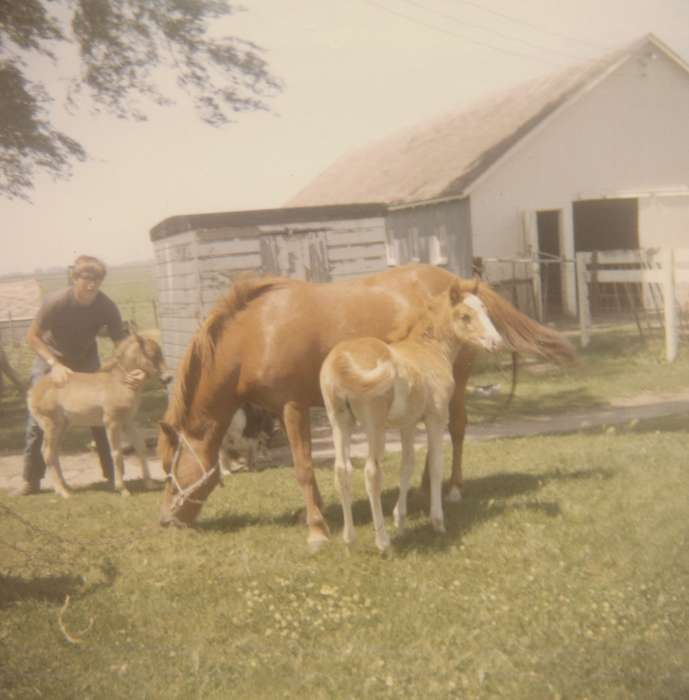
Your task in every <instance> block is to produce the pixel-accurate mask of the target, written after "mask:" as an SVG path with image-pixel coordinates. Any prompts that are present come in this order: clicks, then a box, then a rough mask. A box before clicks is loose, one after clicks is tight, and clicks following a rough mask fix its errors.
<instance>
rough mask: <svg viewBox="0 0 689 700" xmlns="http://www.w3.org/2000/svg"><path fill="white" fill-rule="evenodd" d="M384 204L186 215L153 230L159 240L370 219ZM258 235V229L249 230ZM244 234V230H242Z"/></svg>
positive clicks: (376, 214) (154, 237) (385, 208)
mask: <svg viewBox="0 0 689 700" xmlns="http://www.w3.org/2000/svg"><path fill="white" fill-rule="evenodd" d="M386 212H387V207H386V206H385V205H384V204H378V203H368V204H340V205H338V206H318V207H292V208H286V209H253V210H246V211H224V212H213V213H209V214H186V215H180V216H171V217H169V218H168V219H164V220H163V221H161V222H160V223H159V224H156V226H154V227H153V228H152V229H151V233H150V236H151V240H152V241H157V240H160V239H162V238H167V237H168V236H174V235H176V234H178V233H184V232H185V231H196V230H199V229H217V228H232V227H236V228H238V229H241V228H245V227H255V226H271V225H283V226H284V225H289V224H298V223H307V222H311V221H314V222H318V221H340V220H343V219H368V218H375V217H378V216H384V215H385V213H386ZM244 233H245V234H246V235H255V231H245V232H244ZM239 235H241V232H239Z"/></svg>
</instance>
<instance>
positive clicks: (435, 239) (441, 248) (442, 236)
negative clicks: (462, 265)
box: [428, 224, 449, 265]
mask: <svg viewBox="0 0 689 700" xmlns="http://www.w3.org/2000/svg"><path fill="white" fill-rule="evenodd" d="M428 248H429V251H428V252H429V262H431V263H432V264H433V265H446V264H447V251H448V248H449V245H448V240H447V228H446V227H445V224H440V226H437V227H436V229H435V232H434V233H433V235H431V237H430V240H429V241H428Z"/></svg>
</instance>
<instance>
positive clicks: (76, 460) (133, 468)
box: [0, 389, 689, 491]
mask: <svg viewBox="0 0 689 700" xmlns="http://www.w3.org/2000/svg"><path fill="white" fill-rule="evenodd" d="M680 413H689V389H686V390H683V391H681V392H677V393H674V394H651V393H648V394H640V395H637V396H633V397H627V398H624V399H615V400H612V401H611V402H610V404H609V405H608V406H606V407H604V408H599V409H591V410H587V411H573V412H571V413H567V414H560V415H555V416H546V415H538V416H529V417H519V418H505V419H502V420H496V421H494V422H492V423H487V424H483V425H469V427H468V430H467V440H492V439H498V438H510V437H525V436H531V435H542V434H548V433H567V432H576V431H578V430H584V429H586V428H592V427H595V426H601V425H609V426H614V425H623V424H625V423H629V422H630V421H634V420H645V419H649V418H657V417H660V416H667V415H674V414H680ZM312 436H313V457H314V461H315V462H316V463H317V464H319V465H324V466H326V465H327V466H329V465H330V461H331V460H332V456H333V446H332V441H331V438H330V428H329V426H328V425H327V421H326V420H324V416H323V415H322V412H321V415H320V416H317V418H316V420H314V425H313V430H312ZM417 439H418V444H419V445H423V444H424V440H425V439H424V434H423V431H419V433H418V436H417ZM446 439H447V440H448V441H449V437H447V438H446ZM387 449H388V450H389V451H391V452H394V451H399V450H400V444H399V440H398V435H397V432H396V431H390V432H389V433H388V440H387ZM365 450H366V443H365V438H364V436H363V434H361V433H358V434H355V436H354V440H353V444H352V455H353V456H354V457H362V456H364V455H365ZM61 462H62V469H63V472H64V474H65V478H66V479H67V483H69V484H70V485H74V486H85V485H87V484H92V483H95V482H98V481H101V480H102V478H101V475H100V467H99V466H98V459H97V457H96V455H95V453H93V452H84V453H80V454H73V455H64V456H63V457H62V459H61ZM290 462H291V458H290V454H289V449H288V448H287V447H277V448H275V449H273V450H271V454H270V459H268V460H265V464H266V465H268V464H289V463H290ZM150 466H151V473H152V475H153V477H154V478H157V479H162V478H163V470H162V468H161V466H160V462H159V461H158V459H157V458H155V457H151V460H150ZM21 469H22V456H21V455H20V454H11V455H3V456H0V489H5V490H8V491H12V490H14V489H15V488H18V487H19V486H20V485H21V482H22V478H21ZM138 472H139V470H138V466H137V465H136V462H135V460H134V459H133V458H131V457H130V458H128V459H127V477H128V478H139V473H138ZM44 487H45V482H44Z"/></svg>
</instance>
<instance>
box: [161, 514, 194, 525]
mask: <svg viewBox="0 0 689 700" xmlns="http://www.w3.org/2000/svg"><path fill="white" fill-rule="evenodd" d="M160 524H161V526H162V527H170V525H172V526H173V527H177V528H185V527H189V525H187V523H185V522H183V521H181V520H180V519H179V518H177V517H176V516H175V515H174V514H172V513H161V514H160Z"/></svg>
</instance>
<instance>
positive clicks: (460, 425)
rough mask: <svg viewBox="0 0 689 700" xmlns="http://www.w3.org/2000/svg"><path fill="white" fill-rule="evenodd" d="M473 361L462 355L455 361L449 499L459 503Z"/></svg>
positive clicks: (451, 405)
mask: <svg viewBox="0 0 689 700" xmlns="http://www.w3.org/2000/svg"><path fill="white" fill-rule="evenodd" d="M470 370H471V361H470V360H466V359H464V361H463V358H462V357H461V356H460V357H459V358H458V360H457V362H455V366H454V377H455V391H454V394H453V395H452V398H451V399H450V437H451V438H452V473H451V474H450V483H449V485H448V490H447V496H446V498H447V500H448V501H449V502H450V503H458V502H459V501H461V500H462V489H463V488H464V476H463V474H462V453H463V451H464V436H465V434H466V427H467V410H466V387H467V382H468V381H469V372H470Z"/></svg>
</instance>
